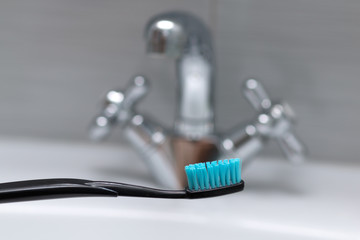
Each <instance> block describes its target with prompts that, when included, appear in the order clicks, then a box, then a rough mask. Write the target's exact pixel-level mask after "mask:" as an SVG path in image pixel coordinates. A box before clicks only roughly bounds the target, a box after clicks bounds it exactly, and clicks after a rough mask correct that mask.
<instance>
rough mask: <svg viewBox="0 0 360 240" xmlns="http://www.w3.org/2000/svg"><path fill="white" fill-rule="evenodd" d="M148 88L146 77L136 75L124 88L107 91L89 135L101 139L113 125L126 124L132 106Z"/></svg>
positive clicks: (130, 115)
mask: <svg viewBox="0 0 360 240" xmlns="http://www.w3.org/2000/svg"><path fill="white" fill-rule="evenodd" d="M148 88H149V86H148V81H147V80H146V78H145V77H143V76H136V77H134V78H133V79H132V81H130V85H129V86H128V87H127V88H126V89H124V90H111V91H109V92H108V93H107V94H106V99H105V106H104V108H103V109H102V110H101V113H100V114H99V115H98V116H96V117H95V118H94V120H93V123H92V124H91V126H90V137H91V138H92V139H94V140H102V139H104V138H105V137H107V136H108V135H109V133H110V131H111V128H112V127H113V126H114V125H119V126H120V127H122V126H124V125H126V124H127V122H128V121H129V120H130V119H131V117H132V116H133V115H134V112H133V111H134V106H135V105H136V103H138V102H139V101H140V100H141V99H142V98H143V97H144V96H145V95H146V93H147V91H148Z"/></svg>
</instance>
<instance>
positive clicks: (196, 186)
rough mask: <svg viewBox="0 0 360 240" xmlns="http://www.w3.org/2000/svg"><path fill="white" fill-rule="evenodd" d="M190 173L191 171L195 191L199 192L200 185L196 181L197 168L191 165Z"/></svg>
mask: <svg viewBox="0 0 360 240" xmlns="http://www.w3.org/2000/svg"><path fill="white" fill-rule="evenodd" d="M190 171H191V178H192V180H191V181H192V184H193V189H194V190H198V189H199V185H198V182H197V179H196V168H195V166H194V165H190Z"/></svg>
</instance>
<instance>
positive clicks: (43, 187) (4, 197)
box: [0, 178, 186, 203]
mask: <svg viewBox="0 0 360 240" xmlns="http://www.w3.org/2000/svg"><path fill="white" fill-rule="evenodd" d="M86 196H90V197H91V196H100V197H103V196H108V197H117V196H129V197H151V198H185V197H186V193H185V191H184V190H179V191H177V190H162V189H154V188H148V187H143V186H136V185H130V184H124V183H116V182H106V181H90V180H84V179H72V178H58V179H39V180H26V181H18V182H9V183H1V184H0V203H6V202H19V201H31V200H42V199H55V198H69V197H86Z"/></svg>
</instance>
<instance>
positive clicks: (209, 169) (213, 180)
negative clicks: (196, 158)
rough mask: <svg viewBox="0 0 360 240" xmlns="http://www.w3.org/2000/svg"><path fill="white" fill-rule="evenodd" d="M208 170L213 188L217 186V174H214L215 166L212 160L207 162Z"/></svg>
mask: <svg viewBox="0 0 360 240" xmlns="http://www.w3.org/2000/svg"><path fill="white" fill-rule="evenodd" d="M206 168H207V172H208V175H209V184H210V187H211V188H215V176H214V167H213V166H212V165H211V163H210V162H207V163H206Z"/></svg>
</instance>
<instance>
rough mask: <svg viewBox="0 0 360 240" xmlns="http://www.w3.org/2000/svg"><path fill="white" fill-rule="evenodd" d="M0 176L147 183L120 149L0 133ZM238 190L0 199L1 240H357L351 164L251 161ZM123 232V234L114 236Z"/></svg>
mask: <svg viewBox="0 0 360 240" xmlns="http://www.w3.org/2000/svg"><path fill="white" fill-rule="evenodd" d="M0 146H1V147H0V163H1V168H0V182H8V181H18V180H25V179H35V178H58V177H69V178H85V179H92V180H109V181H120V182H126V183H131V184H141V185H146V186H152V187H153V186H156V183H155V182H154V180H153V179H152V177H151V176H150V174H149V172H148V171H147V169H146V168H145V165H144V164H143V163H142V162H141V160H139V159H138V157H137V156H136V154H135V153H134V152H133V151H132V150H131V149H128V148H123V147H119V146H109V145H101V144H77V143H61V142H45V141H30V140H0ZM243 179H244V180H245V183H246V184H245V190H244V191H243V192H240V193H236V194H232V195H227V196H222V197H217V198H209V199H199V200H166V199H145V198H127V197H124V198H107V197H94V198H90V197H84V198H71V199H57V200H42V201H33V202H19V203H6V204H0V226H1V227H0V229H1V235H2V236H5V238H4V239H22V238H24V237H26V238H29V239H33V238H34V239H35V238H36V239H50V238H51V239H85V238H87V239H99V238H103V237H105V239H119V238H120V239H133V238H136V239H140V238H145V237H148V238H150V239H152V238H155V236H156V237H157V238H158V239H169V236H171V239H183V238H189V237H190V236H193V237H201V236H206V237H207V238H208V239H209V238H210V239H215V238H219V237H222V238H225V237H226V238H230V239H235V238H237V239H238V238H241V237H244V239H265V238H266V239H360V206H359V203H360V187H359V183H360V167H359V166H357V165H341V164H340V163H339V164H327V163H323V162H316V161H311V160H308V161H307V162H306V163H304V164H301V165H292V164H290V163H288V162H287V161H286V160H284V159H263V158H259V159H256V161H254V162H253V163H252V164H251V165H250V166H249V168H248V169H246V170H245V171H244V172H243ZM122 237H125V238H122Z"/></svg>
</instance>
